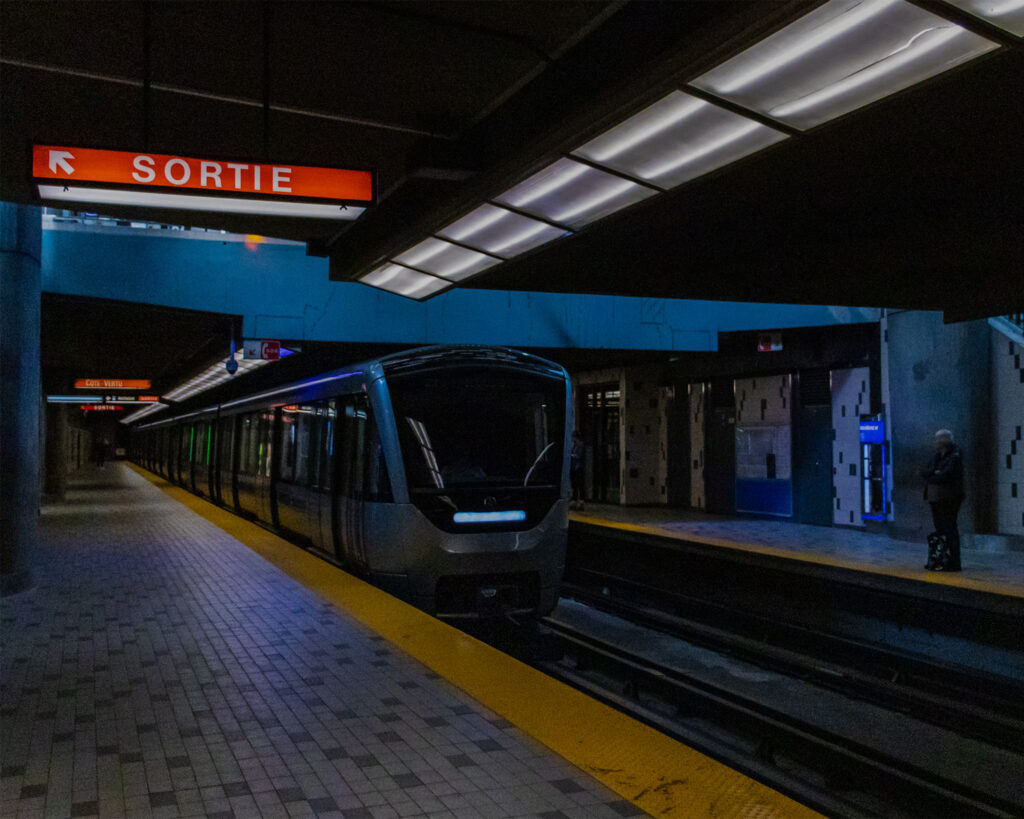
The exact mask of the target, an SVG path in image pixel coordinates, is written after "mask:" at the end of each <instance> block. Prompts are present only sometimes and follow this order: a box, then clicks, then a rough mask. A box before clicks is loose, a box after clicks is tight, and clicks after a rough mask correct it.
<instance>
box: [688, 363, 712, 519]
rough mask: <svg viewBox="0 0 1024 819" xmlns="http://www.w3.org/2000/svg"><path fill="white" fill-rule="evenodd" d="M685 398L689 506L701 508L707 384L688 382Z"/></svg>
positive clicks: (703, 503)
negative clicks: (688, 446) (687, 406)
mask: <svg viewBox="0 0 1024 819" xmlns="http://www.w3.org/2000/svg"><path fill="white" fill-rule="evenodd" d="M687 399H688V402H689V418H690V506H692V507H693V508H694V509H703V508H704V507H705V503H706V493H705V487H704V426H705V423H706V421H707V412H706V410H707V399H708V385H707V384H704V383H699V384H688V385H687Z"/></svg>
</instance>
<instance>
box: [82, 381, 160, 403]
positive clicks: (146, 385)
mask: <svg viewBox="0 0 1024 819" xmlns="http://www.w3.org/2000/svg"><path fill="white" fill-rule="evenodd" d="M151 387H152V384H151V383H150V381H149V379H148V378H79V379H78V380H77V381H75V389H76V390H148V389H150V388H151ZM153 400H155V398H154V399H153Z"/></svg>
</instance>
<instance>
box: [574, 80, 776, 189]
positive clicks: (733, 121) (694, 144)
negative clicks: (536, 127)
mask: <svg viewBox="0 0 1024 819" xmlns="http://www.w3.org/2000/svg"><path fill="white" fill-rule="evenodd" d="M785 138H786V135H785V134H784V133H782V132H781V131H776V130H775V129H774V128H769V127H767V126H765V125H762V124H761V123H759V122H755V121H754V120H752V119H747V118H746V117H744V116H741V115H739V114H734V113H733V112H732V111H727V110H726V109H724V108H720V107H719V106H717V105H712V104H711V103H708V102H705V101H704V100H701V99H697V98H696V97H693V96H691V95H689V94H684V93H683V92H682V91H673V92H672V93H671V94H669V95H668V96H667V97H664V98H662V99H660V100H658V102H656V103H654V105H651V106H650V107H648V108H645V109H644V110H643V111H641V112H640V113H639V114H635V115H634V116H632V117H630V118H629V119H627V120H626V121H625V122H622V123H620V124H619V125H616V126H615V127H614V128H612V129H610V130H608V131H605V132H604V133H603V134H601V135H600V136H599V137H596V138H595V139H592V140H591V141H590V142H588V143H587V144H586V145H584V146H583V147H582V148H580V149H578V150H576V151H574V152H573V153H574V154H576V155H578V156H582V157H584V158H585V159H589V160H590V161H591V162H596V163H597V164H599V165H606V166H607V167H609V168H614V169H615V170H617V171H620V172H622V173H625V174H628V175H629V176H635V177H637V178H639V179H645V180H647V181H648V182H651V183H653V184H655V185H658V186H659V187H663V188H671V187H674V186H676V185H680V184H682V183H683V182H686V181H688V180H690V179H695V178H696V177H698V176H701V175H702V174H706V173H708V172H709V171H713V170H715V169H716V168H720V167H722V166H723V165H728V164H729V163H730V162H735V161H736V160H737V159H740V158H742V157H744V156H747V155H749V154H752V153H755V152H757V151H759V150H761V149H762V148H765V147H767V146H768V145H772V144H774V143H776V142H779V141H780V140H782V139H785Z"/></svg>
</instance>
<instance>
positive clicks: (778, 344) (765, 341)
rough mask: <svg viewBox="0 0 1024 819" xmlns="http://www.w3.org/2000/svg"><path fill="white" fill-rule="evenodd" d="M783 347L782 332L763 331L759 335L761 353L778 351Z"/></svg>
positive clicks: (758, 343)
mask: <svg viewBox="0 0 1024 819" xmlns="http://www.w3.org/2000/svg"><path fill="white" fill-rule="evenodd" d="M781 349H782V333H761V334H760V335H758V337H757V351H758V352H759V353H777V352H779V351H780V350H781Z"/></svg>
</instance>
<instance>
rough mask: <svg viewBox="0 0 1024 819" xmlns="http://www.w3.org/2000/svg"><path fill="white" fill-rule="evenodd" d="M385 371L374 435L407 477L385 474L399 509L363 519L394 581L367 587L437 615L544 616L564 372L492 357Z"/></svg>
mask: <svg viewBox="0 0 1024 819" xmlns="http://www.w3.org/2000/svg"><path fill="white" fill-rule="evenodd" d="M381 364H382V366H383V375H384V378H383V379H380V380H378V381H377V390H378V393H377V395H376V396H375V398H376V401H377V402H380V406H381V409H382V410H384V409H385V408H388V409H389V410H390V411H382V412H381V413H380V415H379V417H381V418H386V419H387V420H388V421H390V422H391V423H392V424H393V426H392V429H390V430H388V433H390V434H386V433H385V432H384V430H381V432H382V439H385V440H386V439H389V438H390V439H391V441H392V442H395V443H397V446H396V447H394V448H395V449H397V450H398V451H397V453H392V458H389V459H388V461H389V464H390V463H393V462H394V460H395V458H394V455H400V461H401V465H402V467H403V468H402V469H400V470H397V469H396V470H392V473H393V474H392V489H393V492H394V501H395V503H394V504H387V505H385V504H379V505H378V504H372V505H370V506H371V507H372V508H367V509H366V517H365V521H364V522H365V525H366V527H367V535H368V536H367V537H366V540H365V542H366V544H367V547H368V549H369V548H370V547H371V544H378V545H379V548H380V549H381V550H382V551H383V552H391V554H390V555H388V557H389V558H390V561H387V562H392V563H393V564H394V565H396V566H399V565H401V566H402V568H403V571H402V572H401V573H400V574H396V575H391V576H388V575H387V574H386V573H383V574H382V573H374V572H371V573H373V574H376V575H377V576H376V577H374V580H375V581H376V582H377V583H378V584H380V585H382V586H384V587H388V586H390V587H392V588H393V589H394V590H395V591H396V592H398V593H399V594H400V596H403V597H406V598H407V599H409V600H410V602H412V603H413V604H414V605H416V606H418V607H420V608H422V609H424V610H426V611H429V612H432V613H434V614H436V615H438V616H440V617H449V618H454V617H478V616H488V615H496V614H502V613H507V614H517V613H518V614H527V613H528V614H546V613H548V612H550V611H551V610H552V609H553V608H554V606H555V604H556V602H557V600H558V588H559V584H560V583H561V579H562V573H563V570H564V567H565V548H566V535H567V530H568V503H567V498H568V464H567V458H566V453H567V452H568V442H567V440H566V435H567V429H568V424H567V420H568V416H567V414H568V411H569V407H570V401H569V389H570V388H569V380H568V376H567V374H566V372H565V370H564V369H562V368H561V367H560V366H558V365H557V364H554V363H552V362H549V361H545V360H544V359H541V358H537V357H535V356H531V355H528V354H526V353H520V352H517V351H513V350H508V349H495V348H446V349H441V350H437V349H434V350H430V349H426V350H419V351H413V352H412V353H409V354H405V355H399V356H393V357H390V358H387V359H384V360H382V361H381ZM385 445H386V444H385ZM371 532H372V533H373V534H372V536H370V534H371ZM396 552H397V554H396ZM366 558H367V564H368V565H369V566H370V567H375V566H381V565H382V564H383V563H384V562H385V561H386V558H385V555H384V554H378V555H371V554H367V555H366ZM403 575H404V576H403Z"/></svg>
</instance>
